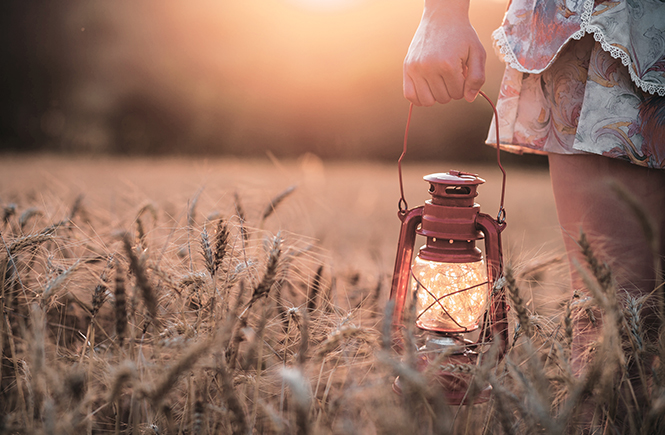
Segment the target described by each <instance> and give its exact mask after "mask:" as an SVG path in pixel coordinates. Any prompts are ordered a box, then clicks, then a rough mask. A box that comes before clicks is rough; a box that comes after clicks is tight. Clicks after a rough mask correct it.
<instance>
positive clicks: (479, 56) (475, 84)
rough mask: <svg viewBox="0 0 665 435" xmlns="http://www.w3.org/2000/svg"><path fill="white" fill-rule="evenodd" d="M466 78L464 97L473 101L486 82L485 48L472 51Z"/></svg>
mask: <svg viewBox="0 0 665 435" xmlns="http://www.w3.org/2000/svg"><path fill="white" fill-rule="evenodd" d="M466 73H467V74H466V80H464V99H465V100H466V101H468V102H472V101H473V100H475V99H476V97H477V96H478V92H479V91H480V88H482V87H483V84H484V83H485V50H484V49H483V50H482V51H480V52H478V51H475V52H473V51H472V52H471V53H470V54H469V59H468V61H467V71H466Z"/></svg>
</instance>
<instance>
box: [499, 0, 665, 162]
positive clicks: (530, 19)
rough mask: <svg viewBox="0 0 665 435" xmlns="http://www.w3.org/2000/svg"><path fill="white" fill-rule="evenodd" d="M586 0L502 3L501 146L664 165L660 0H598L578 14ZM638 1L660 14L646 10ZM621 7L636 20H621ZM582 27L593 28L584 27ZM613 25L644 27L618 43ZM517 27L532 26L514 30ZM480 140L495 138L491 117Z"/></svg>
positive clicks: (664, 18) (664, 13) (664, 8)
mask: <svg viewBox="0 0 665 435" xmlns="http://www.w3.org/2000/svg"><path fill="white" fill-rule="evenodd" d="M655 3H658V4H659V6H660V8H656V7H655V6H656V5H655ZM588 4H589V3H588V2H586V1H580V2H576V1H568V2H562V0H513V3H512V4H511V5H510V6H509V9H508V12H507V13H506V17H505V19H504V25H503V27H502V28H500V29H499V30H497V32H495V38H497V44H498V46H499V48H500V49H501V51H502V52H503V53H504V59H505V60H506V61H507V63H508V67H507V68H506V72H505V75H504V78H503V82H502V84H501V90H500V93H499V99H498V102H497V109H498V110H499V123H500V124H499V128H500V135H501V141H500V142H501V148H502V149H506V150H508V151H512V152H517V153H521V152H532V153H542V154H545V153H559V154H577V153H593V154H600V155H605V156H608V157H613V158H619V159H623V160H628V161H630V162H631V163H634V164H637V165H641V166H647V167H651V168H665V97H663V96H661V95H665V36H664V35H665V29H664V28H665V3H663V2H657V1H656V2H654V1H651V0H649V1H643V0H642V1H641V0H630V3H629V4H628V3H625V2H622V1H617V2H604V3H597V4H596V11H597V12H598V13H595V12H594V14H591V15H590V17H587V18H584V15H583V14H580V12H579V11H580V10H584V7H585V6H584V5H587V6H586V7H588ZM645 5H647V6H645ZM591 6H593V2H591ZM650 8H651V9H650ZM614 9H617V11H615V12H611V13H610V11H613V10H614ZM640 10H642V11H643V12H644V11H645V10H649V11H651V12H652V14H653V15H658V14H660V15H659V17H660V18H658V19H656V20H655V21H654V19H652V18H653V17H651V16H650V17H646V18H645V17H644V15H641V16H640V15H639V14H637V12H638V11H640ZM618 11H624V12H623V13H622V14H618ZM626 11H628V12H626ZM631 14H632V15H631ZM626 16H628V17H629V18H630V17H641V18H640V19H643V20H644V22H640V23H633V24H631V25H630V26H620V25H619V24H618V23H619V22H622V21H620V20H619V18H621V19H625V18H626ZM517 17H519V19H517ZM598 17H602V20H601V19H600V18H598ZM617 17H619V18H617ZM610 18H611V19H610ZM541 20H542V21H541ZM585 20H587V21H585ZM545 23H547V24H545ZM601 24H603V25H604V27H602V29H603V30H597V29H598V28H601V27H599V26H600V25H601ZM576 29H577V30H576ZM590 29H596V31H594V32H595V33H594V36H595V38H594V37H591V36H590V35H588V36H585V37H583V35H584V33H585V32H590V31H591V30H590ZM607 29H609V30H608V31H607V32H605V30H607ZM617 29H623V31H625V32H627V34H628V35H635V34H636V33H635V32H636V31H637V30H636V29H642V30H644V35H645V37H642V38H636V37H633V38H630V37H627V38H628V42H627V44H626V45H621V44H619V43H617V42H616V38H613V39H612V38H609V37H608V35H610V36H612V35H613V36H617V34H618V36H621V30H617ZM520 32H525V34H528V33H529V32H532V36H531V37H528V36H525V37H523V38H521V39H520V38H517V35H518V34H519V33H520ZM580 32H581V33H580ZM631 32H632V33H631ZM599 35H600V37H599ZM624 36H625V35H624ZM652 36H653V37H652ZM502 38H504V39H502ZM575 39H580V40H575ZM594 39H595V40H594ZM506 41H511V42H510V49H509V50H508V49H506V47H508V45H502V44H504V43H506ZM608 41H614V42H608ZM617 47H618V48H617ZM626 47H629V48H626ZM649 47H651V48H649ZM626 59H629V60H630V62H627V61H626ZM648 59H650V60H648ZM647 60H648V61H647ZM643 62H645V63H643ZM649 62H651V63H650V64H649ZM624 65H628V67H626V66H624ZM645 91H646V92H645ZM487 143H488V144H495V143H496V138H495V133H494V124H492V127H491V128H490V132H489V136H488V139H487Z"/></svg>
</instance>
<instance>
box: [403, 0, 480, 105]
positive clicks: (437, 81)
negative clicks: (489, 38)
mask: <svg viewBox="0 0 665 435" xmlns="http://www.w3.org/2000/svg"><path fill="white" fill-rule="evenodd" d="M469 1H470V0H425V10H424V12H423V16H422V18H421V20H420V25H419V26H418V29H417V30H416V34H415V35H414V37H413V40H412V41H411V45H410V46H409V51H408V53H407V55H406V59H404V96H405V97H406V99H407V100H409V101H411V102H412V103H414V104H415V105H417V106H431V105H433V104H434V103H435V102H439V103H442V104H445V103H447V102H449V101H450V100H451V99H453V100H459V99H462V98H464V99H466V100H467V101H473V100H474V99H475V98H476V96H477V95H478V91H479V90H480V88H481V86H482V85H483V83H485V58H486V54H485V49H484V48H483V45H482V44H481V43H480V40H479V39H478V35H477V34H476V31H475V30H474V28H473V27H472V26H471V22H470V21H469Z"/></svg>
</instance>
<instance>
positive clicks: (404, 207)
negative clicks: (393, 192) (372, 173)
mask: <svg viewBox="0 0 665 435" xmlns="http://www.w3.org/2000/svg"><path fill="white" fill-rule="evenodd" d="M412 113H413V103H411V104H409V116H408V117H407V118H406V128H405V129H404V148H403V149H402V154H401V155H400V156H399V159H398V160H397V170H398V171H399V192H400V195H401V197H400V199H399V202H398V203H397V208H398V209H399V214H400V215H405V214H406V211H407V210H408V209H409V204H407V202H406V199H405V198H404V183H403V182H402V159H403V158H404V155H405V154H406V143H407V140H408V139H409V126H410V125H411V114H412Z"/></svg>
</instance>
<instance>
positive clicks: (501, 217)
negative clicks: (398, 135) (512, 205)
mask: <svg viewBox="0 0 665 435" xmlns="http://www.w3.org/2000/svg"><path fill="white" fill-rule="evenodd" d="M478 93H479V94H480V95H482V96H483V98H485V99H486V100H487V102H488V103H490V106H492V110H493V111H494V126H495V127H496V163H497V164H498V165H499V169H501V173H502V174H503V181H502V182H501V202H500V203H499V213H498V214H497V216H496V220H497V222H498V223H499V224H500V225H503V224H504V223H505V222H506V209H505V208H504V207H503V199H504V197H505V195H506V170H505V169H503V165H502V164H501V146H500V145H499V112H498V111H497V110H496V106H495V105H494V103H493V102H492V100H491V99H490V98H489V97H488V96H487V94H486V93H485V92H483V91H478ZM412 113H413V103H410V104H409V115H408V117H407V118H406V128H405V129H404V147H403V149H402V154H401V155H400V156H399V159H398V160H397V170H398V172H399V192H400V199H399V202H398V203H397V208H398V209H399V214H400V215H405V214H406V212H407V210H408V209H409V205H408V204H407V202H406V198H404V183H403V182H402V159H403V158H404V155H405V154H406V145H407V141H408V138H409V126H410V125H411V114H412Z"/></svg>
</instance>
